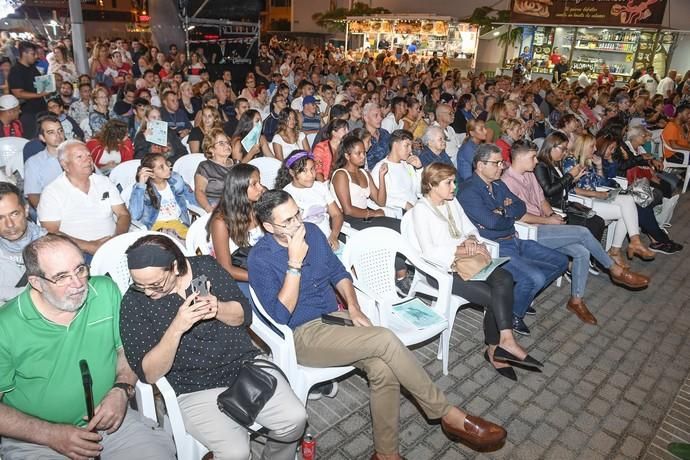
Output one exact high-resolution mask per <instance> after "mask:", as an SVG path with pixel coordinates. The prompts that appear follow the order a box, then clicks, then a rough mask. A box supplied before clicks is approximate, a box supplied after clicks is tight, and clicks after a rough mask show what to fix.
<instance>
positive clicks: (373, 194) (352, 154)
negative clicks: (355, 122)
mask: <svg viewBox="0 0 690 460" xmlns="http://www.w3.org/2000/svg"><path fill="white" fill-rule="evenodd" d="M365 160H366V151H365V150H364V142H362V141H361V140H360V139H359V138H358V137H356V136H354V135H347V136H345V137H344V138H343V140H342V142H341V144H340V149H339V151H338V158H337V159H336V161H335V165H334V167H333V168H334V170H335V171H333V177H332V180H331V191H333V193H334V194H335V198H336V200H337V202H338V205H339V206H340V208H341V209H342V210H343V214H345V221H347V222H348V223H350V225H352V226H353V228H355V229H358V228H357V227H360V226H361V225H360V224H361V223H367V225H365V227H366V226H369V225H368V222H369V221H371V220H372V218H377V219H384V218H385V214H384V212H383V209H376V210H374V209H369V208H368V207H367V199H368V198H371V199H372V200H373V201H374V202H375V203H376V204H377V205H379V206H385V204H386V182H385V177H386V173H388V165H386V164H384V165H383V166H382V167H381V168H380V169H379V171H378V174H379V183H380V184H381V187H377V186H376V184H375V183H374V180H373V179H372V177H371V175H370V174H369V172H368V171H367V170H366V169H364V162H365ZM393 220H396V219H393ZM384 226H386V227H388V225H384ZM396 231H400V223H399V221H398V223H397V229H396Z"/></svg>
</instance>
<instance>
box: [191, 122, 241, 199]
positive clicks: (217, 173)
mask: <svg viewBox="0 0 690 460" xmlns="http://www.w3.org/2000/svg"><path fill="white" fill-rule="evenodd" d="M202 149H203V151H204V155H205V156H206V158H207V159H206V160H204V161H202V162H201V163H199V166H198V167H197V169H196V173H195V174H194V196H195V197H196V201H197V203H199V206H201V207H202V208H204V210H205V211H206V212H212V211H213V209H214V208H215V206H216V204H218V202H219V201H220V199H221V197H222V196H223V187H224V184H225V176H227V175H228V171H229V170H230V167H231V166H232V165H233V163H234V162H233V160H232V148H231V147H230V139H228V136H227V135H226V134H225V131H223V130H222V129H220V128H215V129H212V130H211V132H210V133H209V134H207V135H206V136H204V143H203V145H202Z"/></svg>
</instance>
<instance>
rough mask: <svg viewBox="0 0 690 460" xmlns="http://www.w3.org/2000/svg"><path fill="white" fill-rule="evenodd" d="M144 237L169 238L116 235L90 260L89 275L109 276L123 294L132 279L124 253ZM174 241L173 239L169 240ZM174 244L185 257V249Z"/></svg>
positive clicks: (176, 242) (178, 243)
mask: <svg viewBox="0 0 690 460" xmlns="http://www.w3.org/2000/svg"><path fill="white" fill-rule="evenodd" d="M146 235H162V236H165V237H166V238H170V237H169V236H168V235H166V234H164V233H160V232H143V231H141V232H129V233H123V234H122V235H118V236H116V237H114V238H112V239H110V240H108V241H106V242H105V244H103V246H101V247H100V248H98V251H96V253H95V254H94V255H93V259H92V260H91V274H92V275H105V274H109V275H110V277H111V278H112V279H113V281H114V282H115V284H117V287H118V288H119V289H120V292H122V293H123V294H124V293H125V291H127V289H128V288H129V285H130V284H131V282H132V277H131V276H130V274H129V268H128V267H127V256H126V255H125V251H126V250H127V248H129V247H130V246H131V245H132V244H134V242H135V241H137V240H138V239H139V238H141V237H142V236H146ZM170 239H171V240H172V241H175V239H174V238H170ZM175 244H177V246H178V247H179V248H180V249H181V250H182V253H183V254H185V255H187V249H186V248H185V247H184V246H182V244H181V243H180V242H179V241H175Z"/></svg>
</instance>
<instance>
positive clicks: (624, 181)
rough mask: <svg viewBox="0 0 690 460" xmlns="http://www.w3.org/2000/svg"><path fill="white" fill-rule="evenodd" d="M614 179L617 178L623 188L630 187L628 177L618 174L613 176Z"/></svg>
mask: <svg viewBox="0 0 690 460" xmlns="http://www.w3.org/2000/svg"><path fill="white" fill-rule="evenodd" d="M613 180H615V181H616V182H617V183H618V185H620V186H621V188H622V189H623V190H626V189H627V188H628V179H626V178H625V177H621V176H616V177H614V178H613Z"/></svg>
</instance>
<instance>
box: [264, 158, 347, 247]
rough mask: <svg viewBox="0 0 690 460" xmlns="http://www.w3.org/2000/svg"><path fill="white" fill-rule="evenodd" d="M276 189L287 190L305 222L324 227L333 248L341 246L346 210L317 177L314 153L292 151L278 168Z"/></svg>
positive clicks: (322, 228) (323, 229) (323, 230)
mask: <svg viewBox="0 0 690 460" xmlns="http://www.w3.org/2000/svg"><path fill="white" fill-rule="evenodd" d="M275 189H277V190H279V189H283V190H285V191H286V192H288V193H289V194H290V195H291V196H292V198H293V199H294V200H295V202H296V203H297V206H299V207H300V209H301V210H302V219H303V220H304V222H311V223H312V224H315V225H316V226H317V227H319V228H320V229H321V231H322V232H323V233H324V234H325V235H326V237H327V238H328V243H329V244H330V245H331V248H333V250H334V251H337V250H338V249H339V247H340V244H339V243H338V235H339V234H340V229H341V228H342V227H343V213H342V212H341V211H340V208H339V207H338V205H337V204H336V202H335V198H334V197H333V194H332V193H331V192H330V190H328V186H327V185H326V184H325V183H323V182H318V181H317V180H316V167H315V162H314V156H313V155H312V154H311V153H310V152H307V151H305V150H295V151H293V152H292V153H291V154H290V155H289V156H288V157H287V158H286V159H285V162H283V166H282V167H281V168H280V170H279V171H278V177H277V178H276V183H275Z"/></svg>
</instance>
